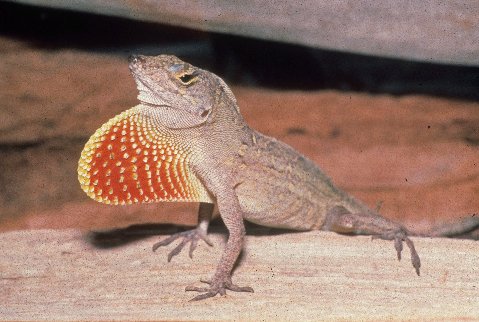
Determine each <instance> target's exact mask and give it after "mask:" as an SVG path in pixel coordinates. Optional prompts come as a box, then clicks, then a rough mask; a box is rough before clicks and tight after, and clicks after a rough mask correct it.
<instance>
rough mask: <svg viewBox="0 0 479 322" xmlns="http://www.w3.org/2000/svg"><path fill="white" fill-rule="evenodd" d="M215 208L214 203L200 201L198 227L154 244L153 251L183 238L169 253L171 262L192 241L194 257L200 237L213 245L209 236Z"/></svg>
mask: <svg viewBox="0 0 479 322" xmlns="http://www.w3.org/2000/svg"><path fill="white" fill-rule="evenodd" d="M213 209H214V204H211V203H204V202H202V203H200V209H199V211H198V222H199V223H198V227H196V228H195V229H191V230H187V231H182V232H179V233H176V234H173V235H171V236H170V237H168V238H166V239H164V240H161V241H159V242H157V243H155V244H154V245H153V251H156V250H157V249H158V248H160V247H162V246H167V245H169V244H171V243H172V242H174V241H175V240H177V239H180V238H183V240H182V241H181V242H180V243H179V244H178V246H176V247H175V248H173V250H172V251H171V252H170V253H169V254H168V262H170V261H171V259H172V258H173V257H174V256H176V255H178V254H179V253H181V251H182V250H183V248H184V247H185V246H186V245H187V244H188V243H190V249H189V252H188V254H189V256H190V258H193V252H194V250H195V249H196V247H197V246H198V241H199V240H200V239H202V240H203V241H204V242H205V243H206V244H208V245H209V246H213V243H212V242H211V241H210V240H209V238H208V236H207V232H208V226H209V222H210V220H211V217H212V215H213Z"/></svg>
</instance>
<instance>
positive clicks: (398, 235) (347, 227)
mask: <svg viewBox="0 0 479 322" xmlns="http://www.w3.org/2000/svg"><path fill="white" fill-rule="evenodd" d="M321 229H322V230H327V231H334V232H336V233H339V234H356V235H372V237H373V239H374V238H380V239H385V240H393V241H394V247H395V248H396V252H397V256H398V260H401V252H402V249H403V242H405V243H406V245H407V246H408V248H409V250H410V252H411V262H412V265H413V267H414V269H415V270H416V273H417V275H420V271H419V269H420V267H421V260H420V258H419V255H418V254H417V251H416V248H415V247H414V243H413V242H412V240H411V239H409V237H408V235H409V233H408V231H407V230H406V228H404V227H403V226H401V225H400V224H398V223H395V222H393V221H391V220H389V219H387V218H384V217H382V216H379V215H376V214H374V213H355V214H353V213H351V212H350V211H349V210H347V209H346V208H344V207H342V206H337V207H334V208H332V209H331V210H330V211H329V212H328V214H327V215H326V220H325V222H324V224H323V226H322V227H321Z"/></svg>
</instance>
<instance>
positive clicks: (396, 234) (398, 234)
mask: <svg viewBox="0 0 479 322" xmlns="http://www.w3.org/2000/svg"><path fill="white" fill-rule="evenodd" d="M372 238H373V239H376V238H380V239H384V240H394V248H396V252H397V255H398V260H401V252H402V250H403V244H402V243H403V241H404V242H405V243H406V245H407V247H409V250H410V251H411V262H412V266H414V269H415V270H416V274H417V275H420V271H419V268H420V267H421V259H420V258H419V255H418V254H417V251H416V248H415V247H414V243H413V242H412V240H411V239H409V237H408V236H407V233H406V232H405V231H404V230H402V229H401V230H397V231H389V232H385V233H383V234H380V235H373V236H372Z"/></svg>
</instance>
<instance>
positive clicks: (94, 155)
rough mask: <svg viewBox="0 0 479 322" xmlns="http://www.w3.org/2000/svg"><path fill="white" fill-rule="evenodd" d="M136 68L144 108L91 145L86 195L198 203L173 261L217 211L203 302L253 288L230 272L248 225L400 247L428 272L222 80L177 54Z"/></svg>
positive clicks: (82, 170) (404, 237) (84, 173)
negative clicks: (216, 255) (216, 244)
mask: <svg viewBox="0 0 479 322" xmlns="http://www.w3.org/2000/svg"><path fill="white" fill-rule="evenodd" d="M129 66H130V70H131V72H132V74H133V77H134V79H135V81H136V84H137V87H138V91H139V94H138V99H139V101H140V104H139V105H137V106H135V107H133V108H131V109H129V110H127V111H125V112H123V113H121V114H119V115H117V116H115V117H114V118H112V119H111V120H109V121H108V122H107V123H105V124H104V125H103V126H101V128H99V129H98V130H97V131H96V132H95V133H94V134H93V135H92V136H91V138H90V139H89V141H88V142H87V143H86V145H85V148H84V150H83V152H82V154H81V158H80V160H79V165H78V178H79V181H80V184H81V187H82V189H83V190H84V191H85V192H86V193H87V194H88V196H90V197H91V198H92V199H94V200H97V201H99V202H102V203H106V204H114V205H125V204H133V203H142V202H160V201H191V202H199V203H200V207H199V224H198V226H197V228H196V229H193V230H190V231H186V232H180V233H178V234H175V235H172V236H171V237H169V238H167V239H166V240H163V241H161V242H159V243H157V244H155V245H154V246H153V248H154V250H155V249H157V248H158V247H160V246H165V245H168V244H170V243H171V242H173V241H174V240H176V239H178V238H183V240H182V242H181V243H180V244H179V246H177V247H176V248H175V249H173V251H171V252H170V254H169V256H168V260H170V259H171V257H173V256H174V255H176V254H178V253H179V252H180V251H181V250H182V248H183V247H184V246H185V245H187V244H188V243H190V256H191V253H192V252H193V250H194V249H195V247H196V245H197V243H198V241H199V240H204V241H206V242H207V243H208V244H210V242H209V240H208V238H207V236H206V235H207V229H208V224H209V221H210V219H211V217H212V214H213V209H214V206H215V205H216V206H217V208H218V210H219V213H220V216H221V218H222V219H223V222H224V223H225V225H226V227H227V229H228V232H229V237H228V241H227V243H226V246H225V249H224V252H223V255H222V257H221V259H220V262H219V264H218V266H217V268H216V271H215V273H214V274H213V276H212V278H211V280H210V281H207V283H208V286H206V287H187V289H186V290H188V291H197V292H200V293H201V294H199V295H198V296H196V297H194V298H193V300H201V299H205V298H208V297H212V296H215V295H216V294H218V293H219V294H221V295H224V294H225V293H226V290H232V291H239V292H253V289H252V288H250V287H240V286H237V285H235V284H233V282H232V280H231V271H232V268H233V265H234V263H235V262H236V260H237V258H238V255H239V254H240V252H241V249H242V246H243V239H244V236H245V227H244V220H248V221H250V222H253V223H256V224H259V225H264V226H268V227H279V228H288V229H294V230H303V231H306V230H312V229H321V230H329V231H334V232H338V233H350V234H367V235H373V236H376V237H378V238H382V239H386V240H393V241H394V245H395V247H396V251H397V256H398V258H399V259H400V258H401V251H402V245H403V242H405V243H406V245H407V246H408V247H409V249H410V252H411V259H412V265H413V266H414V268H415V270H416V272H417V274H418V275H419V268H420V266H421V264H420V259H419V256H418V254H417V252H416V250H415V248H414V244H413V242H412V241H411V240H410V239H409V238H408V235H409V232H408V231H407V230H406V229H405V228H404V227H403V226H401V225H400V224H398V223H395V222H393V221H391V220H389V219H386V218H385V217H382V216H381V215H380V214H378V213H377V212H376V211H374V210H371V209H369V208H368V207H367V206H365V205H364V204H363V203H361V202H359V201H358V200H356V199H354V198H353V197H351V196H350V195H348V194H346V193H345V192H343V191H342V190H340V189H338V188H337V187H336V186H335V185H334V184H333V183H332V182H331V180H330V178H328V177H327V176H326V175H325V174H324V173H323V172H322V171H321V170H320V169H319V168H318V166H317V165H315V164H314V163H313V162H312V161H310V160H309V159H307V158H306V157H304V156H302V155H301V154H300V153H298V152H297V151H295V150H294V149H293V148H291V147H290V146H288V145H286V144H284V143H282V142H280V141H278V140H276V139H274V138H271V137H268V136H265V135H263V134H261V133H259V132H257V131H255V130H254V129H251V128H250V127H249V126H248V124H246V123H245V121H244V119H243V117H242V116H241V114H240V109H239V107H238V105H237V102H236V99H235V97H234V95H233V93H232V92H231V90H230V88H229V87H228V86H227V85H226V84H225V82H224V81H223V80H222V79H221V78H219V77H218V76H216V75H214V74H213V73H210V72H208V71H206V70H202V69H199V68H197V67H194V66H192V65H190V64H188V63H186V62H183V61H181V60H180V59H178V58H177V57H174V56H167V55H160V56H155V57H148V56H132V57H131V58H130V65H129Z"/></svg>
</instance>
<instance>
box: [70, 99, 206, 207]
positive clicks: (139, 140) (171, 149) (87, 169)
mask: <svg viewBox="0 0 479 322" xmlns="http://www.w3.org/2000/svg"><path fill="white" fill-rule="evenodd" d="M142 108H143V107H142V106H141V105H138V106H136V107H133V108H132V109H130V110H127V111H125V112H123V113H121V114H119V115H117V116H115V117H114V118H112V119H111V120H109V121H108V122H107V123H105V124H103V125H102V127H101V128H99V129H98V130H97V131H96V132H95V133H94V134H93V135H92V136H91V137H90V139H89V140H88V142H87V143H86V145H85V147H84V149H83V151H82V153H81V157H80V160H79V162H78V180H79V182H80V184H81V187H82V189H83V190H84V191H85V192H86V194H87V195H88V196H89V197H91V198H92V199H94V200H96V201H99V202H102V203H106V204H115V205H117V204H133V203H141V202H158V201H196V202H198V201H201V202H211V201H212V199H211V197H210V196H209V194H208V192H207V191H206V189H205V188H204V186H203V184H202V183H201V182H200V180H199V179H198V178H197V177H196V176H195V174H194V173H193V171H192V169H191V151H190V150H189V148H188V147H187V146H185V145H182V144H181V143H180V142H177V140H175V138H174V137H172V136H171V135H168V133H161V132H159V131H158V130H157V128H156V127H155V125H154V124H153V122H152V120H151V118H150V117H149V116H148V115H146V114H145V113H144V111H143V110H142Z"/></svg>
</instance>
